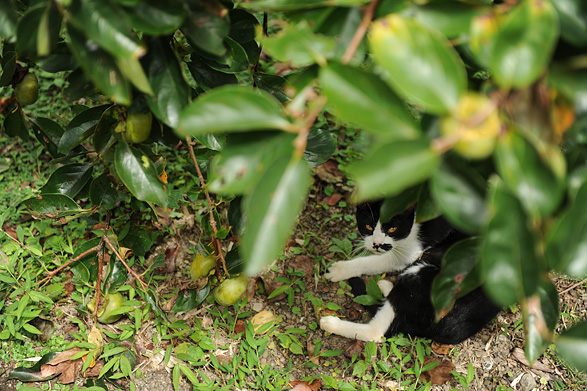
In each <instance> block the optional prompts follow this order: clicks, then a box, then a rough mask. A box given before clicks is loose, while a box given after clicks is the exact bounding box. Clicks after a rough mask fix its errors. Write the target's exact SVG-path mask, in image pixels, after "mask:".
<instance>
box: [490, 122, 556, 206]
mask: <svg viewBox="0 0 587 391" xmlns="http://www.w3.org/2000/svg"><path fill="white" fill-rule="evenodd" d="M495 161H496V164H497V171H498V173H499V174H500V175H501V177H502V178H503V180H504V182H505V183H506V185H507V186H508V187H509V188H510V190H511V191H512V192H514V193H515V194H516V195H517V196H518V199H519V200H520V202H522V205H524V208H525V209H526V211H527V212H528V213H529V214H530V216H531V217H538V216H543V217H544V216H549V215H550V214H551V213H553V212H554V211H555V210H556V209H557V208H558V206H559V205H560V202H561V200H562V197H563V194H564V183H563V181H562V180H561V179H559V178H557V176H556V175H555V173H554V172H553V171H552V169H551V168H550V166H549V165H548V164H547V163H546V161H544V160H543V159H542V158H541V156H540V155H539V154H538V151H537V150H536V148H534V146H533V145H532V144H530V142H528V141H527V140H526V139H524V138H523V137H522V136H521V135H520V134H518V133H517V132H510V133H508V134H507V135H505V136H504V137H502V139H501V140H500V142H499V143H498V145H497V149H496V153H495Z"/></svg>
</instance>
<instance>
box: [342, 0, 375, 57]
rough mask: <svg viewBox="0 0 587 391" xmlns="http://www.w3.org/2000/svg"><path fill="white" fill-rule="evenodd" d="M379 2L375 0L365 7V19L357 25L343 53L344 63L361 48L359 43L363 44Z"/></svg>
mask: <svg viewBox="0 0 587 391" xmlns="http://www.w3.org/2000/svg"><path fill="white" fill-rule="evenodd" d="M377 4H379V0H373V1H372V2H370V3H369V4H368V5H367V7H366V8H365V14H364V15H363V20H361V23H360V24H359V27H357V30H356V31H355V35H353V38H352V39H351V42H350V43H349V46H347V48H346V50H345V52H344V54H343V55H342V59H341V62H342V63H343V64H347V63H348V62H349V61H351V59H352V58H353V56H354V55H355V52H356V51H357V49H358V48H359V45H360V44H361V41H362V40H363V37H364V36H365V33H366V32H367V29H368V28H369V23H371V20H372V19H373V16H374V15H375V9H376V8H377Z"/></svg>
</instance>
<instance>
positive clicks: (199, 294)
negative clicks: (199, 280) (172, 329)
mask: <svg viewBox="0 0 587 391" xmlns="http://www.w3.org/2000/svg"><path fill="white" fill-rule="evenodd" d="M209 294H210V284H208V285H206V286H205V287H203V288H202V289H200V290H196V289H184V290H183V291H180V292H179V293H178V294H177V300H176V301H175V304H174V305H173V308H172V309H171V312H176V313H177V312H187V311H190V310H193V309H194V308H197V307H198V306H200V305H201V304H202V303H203V302H204V300H206V297H208V295H209Z"/></svg>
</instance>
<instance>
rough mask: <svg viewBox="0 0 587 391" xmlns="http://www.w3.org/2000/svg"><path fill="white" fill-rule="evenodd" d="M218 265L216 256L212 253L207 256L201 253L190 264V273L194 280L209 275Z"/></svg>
mask: <svg viewBox="0 0 587 391" xmlns="http://www.w3.org/2000/svg"><path fill="white" fill-rule="evenodd" d="M215 266H216V258H215V257H214V256H212V255H210V256H207V257H205V256H204V255H203V254H201V253H199V254H198V255H196V258H194V261H193V262H192V265H191V266H190V275H191V276H192V279H193V280H194V281H198V280H199V279H200V278H202V277H205V276H207V275H208V274H209V273H210V270H212V269H214V267H215Z"/></svg>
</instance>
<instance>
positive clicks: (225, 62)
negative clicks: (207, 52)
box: [209, 37, 249, 73]
mask: <svg viewBox="0 0 587 391" xmlns="http://www.w3.org/2000/svg"><path fill="white" fill-rule="evenodd" d="M224 43H225V44H226V46H227V47H228V49H229V50H228V52H227V53H226V54H225V55H224V56H223V57H222V58H220V59H219V60H221V61H220V62H217V61H213V60H210V61H209V64H210V66H211V67H212V68H214V69H216V70H218V71H221V72H225V73H239V72H243V71H246V70H247V69H248V67H249V58H248V56H247V52H246V50H245V48H244V47H243V46H242V45H241V44H239V43H238V42H236V41H235V40H233V39H232V38H230V37H225V38H224Z"/></svg>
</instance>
